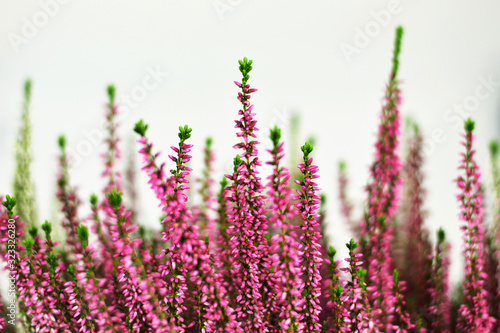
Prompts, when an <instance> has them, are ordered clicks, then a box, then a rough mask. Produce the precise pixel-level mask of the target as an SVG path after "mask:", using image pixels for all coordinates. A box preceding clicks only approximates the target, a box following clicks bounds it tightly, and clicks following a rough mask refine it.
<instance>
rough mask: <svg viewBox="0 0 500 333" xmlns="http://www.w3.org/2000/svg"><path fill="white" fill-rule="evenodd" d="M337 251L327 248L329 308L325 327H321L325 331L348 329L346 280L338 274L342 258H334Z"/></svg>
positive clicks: (346, 330) (331, 247) (330, 332)
mask: <svg viewBox="0 0 500 333" xmlns="http://www.w3.org/2000/svg"><path fill="white" fill-rule="evenodd" d="M336 253H337V251H336V250H335V249H334V248H333V246H330V249H329V250H328V257H329V258H328V259H327V262H328V268H329V274H330V279H329V280H328V281H329V289H330V290H329V292H330V295H329V299H328V304H327V306H328V308H329V309H331V310H330V311H329V313H328V319H327V322H326V326H327V327H323V330H325V329H327V332H329V333H333V332H348V331H349V322H350V321H349V317H350V313H349V310H348V309H347V308H346V306H345V301H346V300H347V297H348V296H347V294H346V293H345V286H346V285H347V283H348V282H347V281H346V280H345V279H344V277H343V276H341V275H340V274H339V272H340V269H339V266H340V263H341V262H342V260H337V261H336V260H335V255H336Z"/></svg>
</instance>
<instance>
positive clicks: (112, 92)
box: [106, 84, 116, 105]
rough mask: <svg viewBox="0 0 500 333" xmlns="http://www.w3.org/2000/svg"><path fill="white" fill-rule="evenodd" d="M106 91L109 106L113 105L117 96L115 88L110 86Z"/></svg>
mask: <svg viewBox="0 0 500 333" xmlns="http://www.w3.org/2000/svg"><path fill="white" fill-rule="evenodd" d="M106 90H107V92H108V98H109V104H111V105H113V104H114V103H115V94H116V89H115V86H114V85H112V84H110V85H109V86H108V87H107V88H106Z"/></svg>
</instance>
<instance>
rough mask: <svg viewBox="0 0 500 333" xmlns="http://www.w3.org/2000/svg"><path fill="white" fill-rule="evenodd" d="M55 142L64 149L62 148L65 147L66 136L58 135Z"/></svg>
mask: <svg viewBox="0 0 500 333" xmlns="http://www.w3.org/2000/svg"><path fill="white" fill-rule="evenodd" d="M57 144H58V145H59V148H61V149H62V150H64V148H66V137H65V136H64V135H60V136H59V137H58V138H57Z"/></svg>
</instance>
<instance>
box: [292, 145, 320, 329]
mask: <svg viewBox="0 0 500 333" xmlns="http://www.w3.org/2000/svg"><path fill="white" fill-rule="evenodd" d="M301 149H302V152H303V153H304V164H299V169H300V171H301V172H302V174H303V176H304V180H302V181H299V180H296V181H295V182H296V183H297V184H298V185H299V186H300V190H297V193H298V196H296V197H295V198H294V200H299V203H297V204H296V207H297V208H298V209H299V211H300V214H301V218H302V225H301V226H300V229H301V230H302V232H303V234H302V235H301V236H300V240H301V241H302V244H300V246H299V249H300V251H301V252H302V258H301V266H302V267H301V268H302V274H303V276H304V281H303V285H301V288H302V289H303V290H304V291H303V294H304V295H305V299H304V305H303V307H302V312H301V314H300V317H299V318H298V321H299V322H301V323H302V324H303V325H304V332H307V333H313V332H320V330H321V327H322V325H321V323H320V322H319V314H320V313H321V305H320V303H319V298H320V295H321V274H320V268H321V263H322V261H323V258H322V256H321V252H320V244H319V239H320V238H321V234H320V233H319V232H318V231H317V227H318V222H317V220H316V219H317V218H318V217H319V216H318V215H316V210H317V209H318V205H319V203H320V198H319V196H318V195H316V192H317V191H319V188H318V186H317V184H316V183H315V182H314V180H315V179H316V178H318V177H319V176H318V175H317V173H318V167H317V166H315V165H313V164H312V161H313V160H312V158H310V157H309V154H310V153H311V152H312V150H313V147H312V145H311V144H310V143H309V142H306V143H305V145H304V146H302V148H301Z"/></svg>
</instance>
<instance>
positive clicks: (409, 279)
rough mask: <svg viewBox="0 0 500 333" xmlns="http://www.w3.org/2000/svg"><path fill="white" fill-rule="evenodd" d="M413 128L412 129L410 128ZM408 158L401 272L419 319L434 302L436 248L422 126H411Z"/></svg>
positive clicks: (409, 309) (403, 208)
mask: <svg viewBox="0 0 500 333" xmlns="http://www.w3.org/2000/svg"><path fill="white" fill-rule="evenodd" d="M410 126H411V127H410ZM410 126H408V130H409V131H410V133H411V134H410V135H409V137H408V141H407V148H408V152H407V156H406V159H405V162H404V168H403V177H404V179H405V187H404V193H403V196H404V199H403V205H402V223H401V228H398V229H403V230H402V232H398V236H399V237H398V238H402V239H401V240H399V239H398V240H397V242H398V245H399V244H401V245H400V246H401V247H402V248H403V255H402V257H403V260H402V261H403V267H401V268H400V269H399V272H400V273H401V274H400V278H401V280H403V281H405V283H406V290H405V292H404V294H405V297H406V299H407V303H408V304H409V305H410V307H409V308H408V311H409V312H410V313H412V314H413V316H414V317H416V316H420V317H423V316H426V315H427V313H425V311H426V309H427V307H428V304H429V303H430V302H431V295H430V292H429V287H430V285H429V282H430V281H429V276H431V270H432V259H431V258H432V245H431V242H430V240H429V232H428V230H427V228H425V225H424V219H425V212H424V210H423V199H424V195H425V189H424V188H423V182H424V175H423V170H422V167H423V142H424V141H423V137H422V133H421V132H420V130H419V128H418V126H417V125H416V124H415V123H410Z"/></svg>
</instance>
